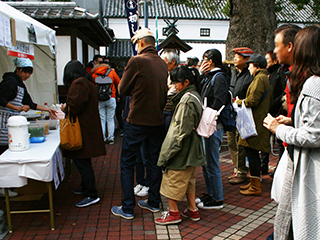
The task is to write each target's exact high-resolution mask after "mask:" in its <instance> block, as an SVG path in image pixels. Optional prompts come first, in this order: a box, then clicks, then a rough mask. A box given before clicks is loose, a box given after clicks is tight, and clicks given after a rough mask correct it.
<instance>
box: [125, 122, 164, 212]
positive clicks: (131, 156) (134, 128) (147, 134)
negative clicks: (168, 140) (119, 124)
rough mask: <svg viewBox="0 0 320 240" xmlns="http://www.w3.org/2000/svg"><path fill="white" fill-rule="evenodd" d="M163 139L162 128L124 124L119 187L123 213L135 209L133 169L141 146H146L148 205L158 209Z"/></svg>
mask: <svg viewBox="0 0 320 240" xmlns="http://www.w3.org/2000/svg"><path fill="white" fill-rule="evenodd" d="M163 139H164V126H163V125H161V126H142V125H134V124H130V123H128V122H126V121H125V122H124V129H123V140H122V151H121V163H120V165H121V186H122V193H123V200H122V209H123V211H124V212H125V213H133V208H134V207H135V196H134V192H133V187H134V186H133V185H134V167H135V164H136V159H137V155H138V153H139V151H140V150H141V145H142V143H143V142H144V143H145V145H146V152H145V153H146V158H145V159H146V164H145V166H146V170H147V175H150V176H151V177H150V186H149V187H150V189H149V192H148V193H149V197H148V204H149V205H150V206H152V207H157V208H158V207H159V204H160V202H161V198H160V193H159V191H160V185H161V180H162V171H161V168H160V167H158V166H157V162H158V158H159V153H160V149H161V145H162V142H163Z"/></svg>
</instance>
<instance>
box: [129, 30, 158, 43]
mask: <svg viewBox="0 0 320 240" xmlns="http://www.w3.org/2000/svg"><path fill="white" fill-rule="evenodd" d="M144 37H153V38H154V35H153V33H152V32H151V31H150V30H149V29H148V28H141V29H139V30H138V31H137V32H136V34H135V35H134V36H133V37H132V38H131V41H132V42H133V43H136V42H137V41H138V40H139V39H141V38H144Z"/></svg>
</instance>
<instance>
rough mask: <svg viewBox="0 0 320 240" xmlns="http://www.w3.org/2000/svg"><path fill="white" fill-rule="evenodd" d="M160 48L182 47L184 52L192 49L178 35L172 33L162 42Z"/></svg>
mask: <svg viewBox="0 0 320 240" xmlns="http://www.w3.org/2000/svg"><path fill="white" fill-rule="evenodd" d="M159 48H160V49H163V48H173V49H180V50H181V51H182V52H188V51H189V50H191V49H192V47H191V46H190V45H188V44H187V43H186V42H185V41H182V40H181V39H180V38H179V37H178V36H177V35H175V34H170V35H169V36H168V37H167V38H166V39H164V40H163V41H162V42H161V43H160V44H159Z"/></svg>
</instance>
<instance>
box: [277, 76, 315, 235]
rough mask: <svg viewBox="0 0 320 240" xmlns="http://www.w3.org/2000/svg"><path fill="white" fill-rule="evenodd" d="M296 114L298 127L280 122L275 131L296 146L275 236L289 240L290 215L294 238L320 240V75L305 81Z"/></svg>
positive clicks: (295, 121) (279, 209)
mask: <svg viewBox="0 0 320 240" xmlns="http://www.w3.org/2000/svg"><path fill="white" fill-rule="evenodd" d="M294 117H295V119H294V126H295V127H290V126H285V125H280V126H279V127H278V128H277V132H276V136H277V138H279V139H281V140H282V141H284V142H286V143H288V144H291V145H294V146H295V147H294V155H293V158H294V159H293V163H292V161H289V163H288V168H287V169H288V170H289V171H290V169H291V168H292V167H293V169H292V175H291V176H289V175H288V173H287V174H286V176H288V177H287V178H286V180H285V181H286V183H285V184H286V185H287V186H288V188H287V189H285V191H287V194H283V192H282V194H281V199H280V202H279V207H278V211H277V214H276V219H275V239H287V234H288V233H287V231H286V230H288V229H289V228H288V224H290V223H291V221H290V214H291V216H292V224H293V234H294V239H299V240H303V239H320V224H319V222H320V184H319V176H320V77H317V76H312V77H310V78H309V79H307V81H306V82H305V83H304V85H303V88H302V91H301V94H300V96H299V98H298V101H297V103H296V110H295V115H294ZM288 184H289V185H288ZM289 196H291V201H290V197H289ZM290 206H291V207H290ZM285 216H286V217H285ZM280 217H281V218H282V221H278V219H280ZM283 219H287V221H283Z"/></svg>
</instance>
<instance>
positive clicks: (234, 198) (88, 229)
mask: <svg viewBox="0 0 320 240" xmlns="http://www.w3.org/2000/svg"><path fill="white" fill-rule="evenodd" d="M106 149H107V155H106V156H103V157H99V158H94V159H93V167H94V171H95V176H96V185H97V189H98V193H99V195H100V197H101V201H100V203H98V204H96V205H93V206H90V207H87V208H77V207H75V203H77V202H78V201H80V200H82V196H81V195H75V194H73V192H72V191H73V189H75V188H78V187H79V184H80V175H79V173H78V172H77V170H76V168H75V166H74V164H73V165H72V175H71V176H70V179H69V181H67V180H65V181H64V182H62V183H61V184H60V186H59V188H58V189H57V190H55V191H54V193H53V195H54V210H55V230H50V219H49V214H48V213H37V214H18V215H13V216H12V224H13V233H12V234H9V233H8V234H7V235H6V236H5V238H4V239H5V240H7V239H10V240H15V239H17V240H18V239H19V240H20V239H34V240H36V239H40V240H43V239H199V240H200V239H214V240H220V239H263V240H264V239H266V238H267V236H268V235H270V234H271V233H272V231H273V219H274V215H275V211H276V203H275V202H274V201H272V200H271V199H270V188H271V182H272V179H271V178H270V177H269V176H268V175H265V176H263V180H262V191H263V192H262V195H261V196H259V197H250V196H243V195H241V194H240V193H239V187H240V185H230V184H229V183H228V181H227V177H228V176H229V175H230V174H231V173H232V170H233V165H232V162H231V158H230V155H229V152H228V150H227V148H226V147H222V150H221V156H220V166H221V173H222V178H223V187H224V208H222V209H221V210H201V209H200V217H201V220H200V221H198V222H193V221H191V220H189V219H183V221H182V222H181V223H180V224H178V225H169V226H158V225H155V224H154V219H155V218H158V217H160V216H161V213H156V214H153V213H151V212H149V211H148V210H143V209H141V208H139V207H138V206H137V207H136V208H135V210H134V214H135V218H134V219H133V220H125V219H122V218H119V217H116V216H113V215H112V214H111V212H110V209H111V207H112V206H114V205H120V204H121V195H122V191H121V183H120V153H121V138H120V137H119V136H118V134H117V137H116V143H115V144H114V145H106ZM276 160H277V157H275V156H273V155H270V165H271V167H270V168H271V169H272V168H274V166H275V165H276ZM196 191H197V194H198V195H200V194H202V193H204V192H205V182H204V179H203V175H202V168H198V172H197V187H196ZM139 199H140V198H139V197H137V199H136V200H137V201H138V200H139ZM47 203H48V198H47V196H44V197H43V198H42V199H41V200H40V201H36V202H12V204H11V209H12V210H22V209H28V208H33V209H43V208H47V207H48V204H47ZM0 206H1V208H0V209H3V210H5V203H4V200H3V199H0ZM186 206H187V202H180V203H179V209H180V210H183V209H184V208H185V207H186ZM167 207H168V204H167V202H166V199H165V198H163V204H162V208H163V209H164V210H165V209H167Z"/></svg>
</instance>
